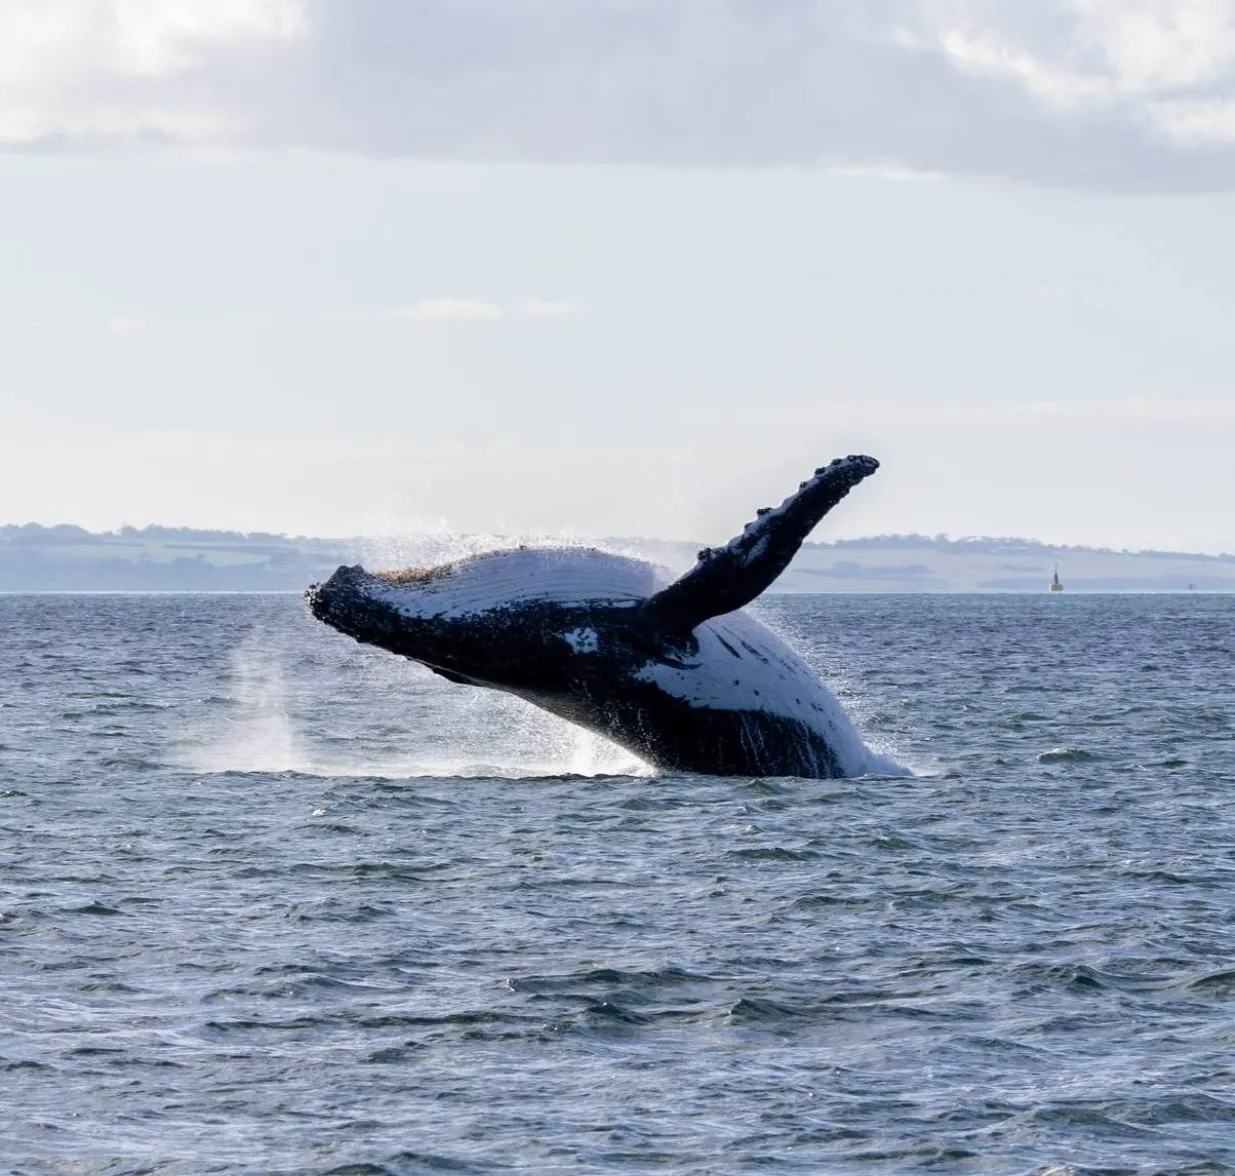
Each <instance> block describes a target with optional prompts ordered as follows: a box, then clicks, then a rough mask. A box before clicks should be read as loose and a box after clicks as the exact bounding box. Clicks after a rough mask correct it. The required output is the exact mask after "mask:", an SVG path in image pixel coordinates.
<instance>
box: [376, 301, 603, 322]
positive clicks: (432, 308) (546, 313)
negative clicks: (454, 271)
mask: <svg viewBox="0 0 1235 1176" xmlns="http://www.w3.org/2000/svg"><path fill="white" fill-rule="evenodd" d="M582 313H583V307H582V306H581V305H580V304H579V303H577V302H542V301H537V300H535V299H530V300H525V301H523V302H517V303H515V304H514V305H513V306H504V305H501V304H499V303H496V302H479V301H475V300H473V299H467V298H426V299H424V300H422V301H420V302H413V303H412V304H411V305H410V306H402V307H399V308H397V309H396V310H392V311H389V312H388V313H387V314H386V315H385V317H386V318H392V319H403V320H405V321H408V322H418V323H448V322H487V321H491V320H493V319H500V318H508V317H513V316H519V317H524V318H574V317H576V316H577V315H580V314H582Z"/></svg>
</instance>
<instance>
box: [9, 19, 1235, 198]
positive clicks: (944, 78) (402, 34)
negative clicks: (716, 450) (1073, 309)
mask: <svg viewBox="0 0 1235 1176" xmlns="http://www.w3.org/2000/svg"><path fill="white" fill-rule="evenodd" d="M135 142H136V143H145V142H160V143H175V144H188V145H191V146H209V147H221V148H226V149H235V148H249V149H286V148H309V149H322V150H330V151H348V152H358V153H363V154H368V155H372V156H378V157H385V156H409V157H420V158H433V159H459V160H521V161H539V162H547V161H569V162H606V163H635V164H652V165H683V166H691V165H715V166H741V167H757V166H771V165H808V166H826V167H831V168H837V169H842V170H847V171H851V172H852V171H857V172H859V173H863V174H875V175H884V176H889V177H896V178H902V177H906V176H921V175H926V176H931V175H951V176H956V175H980V176H994V177H1001V178H1005V179H1011V180H1019V181H1032V182H1038V183H1048V184H1059V185H1071V186H1078V187H1086V188H1102V189H1111V190H1147V189H1153V190H1168V191H1169V190H1202V189H1229V188H1232V187H1235V0H1035V2H1034V3H1026V2H1025V0H794V2H793V3H772V2H770V0H675V2H674V3H672V4H666V3H664V2H663V0H587V2H586V3H585V2H581V0H520V2H519V3H517V4H516V3H511V2H510V0H5V3H4V5H3V6H0V144H6V145H8V146H9V147H10V148H26V149H43V150H46V149H61V150H63V149H75V148H90V149H98V148H99V147H102V146H107V145H115V144H132V143H135Z"/></svg>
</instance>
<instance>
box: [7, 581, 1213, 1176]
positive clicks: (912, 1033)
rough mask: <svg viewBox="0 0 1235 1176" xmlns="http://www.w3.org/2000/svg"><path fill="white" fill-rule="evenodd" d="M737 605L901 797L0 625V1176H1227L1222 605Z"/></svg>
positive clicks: (48, 629)
mask: <svg viewBox="0 0 1235 1176" xmlns="http://www.w3.org/2000/svg"><path fill="white" fill-rule="evenodd" d="M763 612H764V615H765V616H768V617H770V618H771V619H772V621H773V622H774V623H775V624H776V625H777V627H778V628H780V629H781V630H782V632H784V633H785V634H786V635H787V636H788V637H789V639H790V640H791V641H793V642H794V643H795V644H796V645H797V646H798V647H799V648H801V649H803V650H804V651H805V652H806V654H807V655H808V657H809V658H810V660H811V661H812V663H813V664H815V665H816V666H817V667H818V668H819V670H820V672H821V673H822V674H823V675H824V677H825V678H826V679H827V680H829V681H830V682H832V683H833V684H834V686H835V687H836V689H837V692H838V694H839V695H840V696H841V698H842V700H843V701H844V703H845V705H846V707H847V709H848V710H849V711H850V713H851V714H852V715H853V716H854V718H855V720H856V721H857V723H858V725H859V726H860V727H861V729H862V731H863V732H864V734H865V736H866V737H867V739H868V741H870V742H872V743H873V744H875V745H876V746H878V747H879V748H880V749H881V750H884V751H887V752H888V753H889V754H891V755H893V756H894V757H895V758H897V759H898V760H899V761H900V762H902V763H907V764H909V765H910V766H912V767H913V768H914V770H915V772H916V773H917V775H916V776H915V777H914V778H912V779H864V780H860V781H824V782H820V781H794V780H750V779H714V778H705V777H668V778H655V777H650V776H648V775H647V774H646V773H645V772H644V770H643V769H642V768H641V767H640V766H639V765H638V764H637V763H635V762H633V761H631V760H630V757H629V756H626V755H625V754H624V753H621V752H619V751H615V750H613V749H611V748H608V747H607V746H605V745H603V744H601V743H599V742H598V741H597V740H595V739H592V738H589V737H586V736H580V735H577V734H575V733H573V732H572V731H571V730H570V729H569V728H566V727H564V726H563V725H561V724H559V723H556V722H555V721H553V720H551V719H549V718H548V717H546V716H543V715H541V714H540V713H539V712H536V711H533V710H530V709H528V708H526V707H524V706H522V705H521V704H518V703H516V702H514V701H512V700H509V699H505V698H503V697H501V696H497V695H491V694H486V693H482V692H479V691H469V690H468V689H467V688H463V687H454V686H450V685H448V684H447V683H444V682H442V681H440V680H439V679H436V678H433V677H432V676H431V675H428V674H427V673H425V672H424V671H421V670H419V669H418V668H416V667H414V666H411V665H409V664H407V663H403V662H399V661H397V660H396V659H394V658H392V657H390V656H389V655H386V654H382V653H380V652H376V651H372V650H365V649H361V648H360V647H358V646H356V645H354V644H352V643H350V642H348V641H347V640H346V639H344V638H342V637H339V636H338V635H337V634H334V633H332V632H330V631H328V630H326V629H324V628H322V627H320V626H317V625H315V624H314V623H313V622H312V621H310V620H309V619H308V618H307V617H306V615H305V614H304V612H303V607H302V605H301V604H300V602H299V601H298V600H296V599H295V598H292V597H194V596H168V597H0V977H2V978H3V988H2V989H0V992H2V995H3V1000H0V1170H4V1171H12V1172H18V1173H62V1172H74V1173H108V1174H119V1173H156V1172H157V1173H186V1174H188V1173H193V1174H197V1173H211V1172H227V1173H240V1172H244V1173H308V1172H313V1173H326V1172H333V1173H350V1174H355V1176H360V1174H365V1173H372V1174H379V1173H424V1172H439V1171H450V1172H476V1173H488V1172H500V1171H507V1170H521V1171H528V1172H546V1173H552V1172H562V1173H579V1172H589V1173H592V1172H595V1173H602V1172H603V1173H626V1172H644V1171H651V1170H656V1171H662V1172H689V1173H727V1172H745V1171H748V1170H762V1171H768V1172H812V1173H814V1172H829V1173H848V1172H855V1173H856V1172H906V1171H921V1170H929V1171H933V1172H964V1173H973V1172H983V1173H985V1172H993V1173H1003V1172H1007V1173H1022V1172H1023V1173H1029V1172H1041V1173H1046V1172H1050V1173H1052V1174H1055V1176H1058V1174H1061V1173H1069V1172H1077V1173H1085V1172H1095V1173H1096V1172H1102V1173H1115V1172H1192V1173H1202V1172H1206V1173H1208V1172H1213V1173H1218V1172H1230V1171H1235V803H1233V800H1232V797H1233V794H1235V656H1233V655H1235V599H1230V598H1220V597H1205V596H1198V595H1190V596H1176V597H1135V596H1120V597H1115V596H1111V597H1098V596H1093V597H1081V596H1064V597H1060V598H1049V597H1047V596H1045V595H1043V596H1040V597H1038V596H1034V597H1028V596H1025V597H981V596H939V597H912V596H908V597H907V596H899V597H892V596H865V597H811V598H789V597H781V598H773V599H770V600H768V601H767V602H765V604H764V605H763ZM597 772H601V773H608V774H602V775H596V774H594V773H597ZM572 773H574V774H572ZM580 773H583V774H580Z"/></svg>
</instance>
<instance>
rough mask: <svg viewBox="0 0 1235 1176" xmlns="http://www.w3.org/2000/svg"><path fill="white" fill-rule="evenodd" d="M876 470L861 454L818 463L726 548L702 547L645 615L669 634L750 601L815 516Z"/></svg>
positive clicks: (781, 565) (791, 553) (810, 528)
mask: <svg viewBox="0 0 1235 1176" xmlns="http://www.w3.org/2000/svg"><path fill="white" fill-rule="evenodd" d="M878 468H879V463H878V462H877V461H876V460H875V459H874V458H873V457H864V456H861V455H851V456H849V457H841V458H837V459H836V461H834V462H832V464H831V465H827V466H822V467H820V468H819V469H818V470H816V471H815V473H814V476H813V477H811V478H808V479H807V480H806V481H805V482H803V483H802V484H801V486H799V487H798V491H797V493H796V494H792V495H790V497H788V498H786V499H785V501H784V502H782V503H781V504H780V506H778V507H776V508H775V509H765V510H761V511H760V512H759V513H758V516H757V517H756V518H755V520H754V521H753V522H752V523H749V524H748V525H747V526H746V528H745V530H743V532H742V533H741V534H740V535H738V536H737V537H736V538H733V539H731V540H729V542H728V543H726V544H725V545H724V547H713V548H709V549H708V550H706V551H701V552H700V553H699V562H698V563H696V564H695V566H694V567H693V568H691V569H690V571H688V572H687V573H686V574H685V575H684V576H683V577H682V578H681V579H680V580H676V581H674V583H672V584H670V585H669V587H668V588H665V589H664V590H663V591H661V592H657V593H656V594H655V595H654V596H651V597H649V598H648V600H647V601H646V602H645V603H644V605H643V608H642V610H641V611H642V612H643V615H644V617H645V618H646V619H647V620H648V621H649V622H650V623H651V624H653V625H655V626H656V627H658V628H660V629H662V630H665V631H667V632H674V631H676V632H689V631H690V630H692V629H694V628H695V627H696V626H697V625H700V624H702V623H703V622H704V621H706V620H707V619H708V618H709V617H716V616H720V615H721V614H723V613H729V612H733V611H734V610H735V609H739V608H742V607H743V606H744V605H747V604H749V603H750V602H751V601H752V600H754V599H755V597H756V596H758V595H759V594H760V593H761V592H763V591H764V590H765V589H767V588H768V587H770V586H771V584H772V582H773V581H774V580H775V579H776V578H777V576H779V575H780V574H781V572H783V571H784V570H785V569H786V568H787V567H788V566H789V563H790V561H791V560H792V559H793V557H794V556H795V555H796V554H797V552H798V548H800V547H801V546H802V542H803V540H805V538H806V537H807V536H808V535H809V534H810V533H811V531H813V530H814V528H815V526H816V525H817V524H818V522H819V520H820V519H822V518H823V516H824V515H825V514H827V513H828V511H830V510H831V509H832V507H834V506H835V505H836V504H837V503H838V502H840V500H841V499H842V498H844V497H845V495H846V494H848V493H849V491H850V490H852V489H853V487H854V486H856V485H857V484H858V483H859V482H861V481H862V479H863V478H867V477H869V476H870V475H871V474H873V473H874V472H875V471H876V470H877V469H878Z"/></svg>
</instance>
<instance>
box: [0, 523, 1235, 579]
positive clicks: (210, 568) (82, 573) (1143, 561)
mask: <svg viewBox="0 0 1235 1176" xmlns="http://www.w3.org/2000/svg"><path fill="white" fill-rule="evenodd" d="M598 542H599V543H600V544H601V545H602V546H605V547H610V548H612V549H615V550H620V551H625V552H630V553H632V554H639V555H643V556H644V557H646V558H648V559H652V560H654V561H656V562H658V563H662V564H665V565H667V566H668V567H670V568H672V569H675V570H682V569H684V568H686V567H687V566H689V565H690V564H691V563H692V562H693V560H694V556H695V552H696V551H697V550H698V547H699V545H698V544H697V543H685V542H682V543H676V542H667V541H662V540H640V539H608V540H598ZM499 545H501V544H500V542H499V543H493V544H488V543H481V544H480V546H479V548H478V549H480V550H483V549H484V547H486V546H499ZM467 546H468V545H467V544H466V543H462V544H461V543H459V542H457V541H455V540H454V539H443V538H441V537H415V536H414V537H411V538H408V539H406V540H399V541H394V540H373V539H361V538H353V539H316V538H308V537H305V536H295V537H291V536H287V535H273V534H267V533H263V532H248V533H242V532H238V531H203V530H195V529H192V528H188V527H143V528H141V529H138V528H135V527H121V528H120V529H119V530H117V531H106V532H101V533H99V532H91V531H87V530H85V529H84V528H82V527H76V526H72V525H71V524H59V525H57V526H50V527H47V526H41V525H39V524H37V523H26V524H24V525H21V526H2V527H0V592H295V591H300V590H302V589H304V588H305V587H306V586H307V585H309V584H310V583H312V582H313V581H315V580H320V579H323V578H325V577H326V576H328V575H329V574H330V573H331V572H332V571H333V570H334V569H335V568H336V567H337V566H338V565H339V564H341V563H357V562H363V563H365V564H366V565H367V566H370V567H375V568H382V567H387V568H389V567H398V566H406V565H408V564H428V563H433V562H436V561H438V560H440V559H443V558H450V557H453V556H458V555H460V554H462V553H463V550H464V549H465V548H466V547H467ZM1056 564H1058V565H1059V572H1060V578H1061V579H1062V580H1063V582H1064V588H1065V591H1073V592H1078V591H1079V592H1086V591H1088V592H1103V591H1106V592H1111V591H1133V592H1135V591H1142V592H1162V591H1168V592H1169V591H1175V592H1179V591H1188V590H1190V589H1195V590H1198V591H1202V592H1235V555H1229V554H1223V555H1198V554H1190V553H1186V552H1170V551H1136V552H1132V551H1114V550H1111V549H1109V548H1098V547H1067V546H1053V545H1051V544H1047V543H1041V542H1038V541H1037V540H1033V539H1016V538H991V537H978V538H965V539H950V538H948V536H946V535H936V536H927V535H879V536H876V537H874V538H870V539H840V540H837V541H835V542H832V543H807V544H805V545H804V546H803V548H802V550H801V552H800V553H799V555H798V557H797V558H796V559H795V560H794V562H793V564H792V565H791V567H790V568H789V570H788V571H787V572H786V573H785V574H784V575H783V576H782V577H781V579H780V580H779V581H778V582H777V583H776V585H775V587H774V589H773V590H774V591H780V592H835V591H865V592H870V591H893V592H915V591H916V592H958V591H959V592H965V591H969V592H975V591H976V592H1000V591H1012V592H1023V591H1045V589H1046V584H1047V581H1048V580H1049V579H1050V576H1051V573H1052V571H1053V569H1054V566H1055V565H1056Z"/></svg>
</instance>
